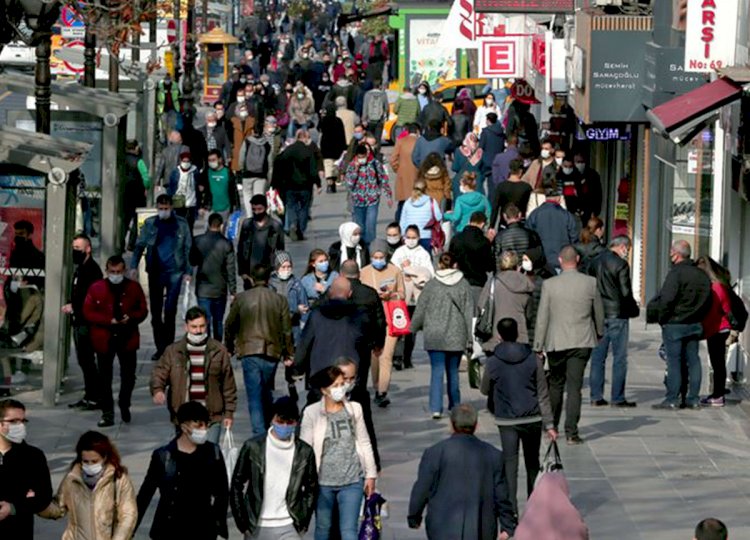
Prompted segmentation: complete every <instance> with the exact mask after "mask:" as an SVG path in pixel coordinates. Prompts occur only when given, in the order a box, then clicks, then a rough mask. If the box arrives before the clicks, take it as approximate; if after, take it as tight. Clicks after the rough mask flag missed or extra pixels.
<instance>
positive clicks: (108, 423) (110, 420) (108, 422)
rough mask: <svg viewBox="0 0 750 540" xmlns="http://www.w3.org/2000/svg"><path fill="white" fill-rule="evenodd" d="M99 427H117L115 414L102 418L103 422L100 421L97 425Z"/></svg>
mask: <svg viewBox="0 0 750 540" xmlns="http://www.w3.org/2000/svg"><path fill="white" fill-rule="evenodd" d="M96 425H97V426H99V427H101V428H105V427H112V426H114V425H115V418H114V415H113V414H105V415H103V416H102V418H101V420H99V421H98V422H97V423H96Z"/></svg>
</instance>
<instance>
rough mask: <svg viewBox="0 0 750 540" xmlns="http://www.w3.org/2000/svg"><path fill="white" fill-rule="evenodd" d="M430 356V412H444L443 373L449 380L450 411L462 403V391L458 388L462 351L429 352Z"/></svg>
mask: <svg viewBox="0 0 750 540" xmlns="http://www.w3.org/2000/svg"><path fill="white" fill-rule="evenodd" d="M427 354H428V355H430V365H431V366H432V370H431V374H430V412H432V413H442V412H443V372H445V375H446V377H447V378H448V409H452V408H453V407H455V406H456V405H458V404H459V403H461V391H460V390H459V387H458V364H459V363H460V362H461V352H460V351H427Z"/></svg>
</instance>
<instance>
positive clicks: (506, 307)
mask: <svg viewBox="0 0 750 540" xmlns="http://www.w3.org/2000/svg"><path fill="white" fill-rule="evenodd" d="M493 282H494V295H493V298H494V299H495V313H494V316H493V319H492V339H490V340H489V341H487V342H485V343H484V345H482V349H484V350H485V351H491V350H492V349H494V348H495V346H496V345H497V344H498V343H500V341H501V340H500V335H499V334H498V333H497V323H498V322H500V319H504V318H506V317H510V318H511V319H515V321H516V323H518V342H519V343H528V342H529V333H528V331H527V328H526V304H528V302H529V298H530V297H531V293H533V292H534V283H533V282H532V281H531V280H530V279H529V278H527V277H526V276H525V275H523V274H521V273H520V272H516V271H515V270H503V271H502V272H500V273H499V274H497V275H496V276H495V278H494V279H492V280H489V281H488V282H487V283H486V284H485V286H484V289H483V290H482V294H481V295H480V296H479V305H480V306H484V304H485V302H486V301H487V297H488V296H489V294H490V289H491V288H492V283H493Z"/></svg>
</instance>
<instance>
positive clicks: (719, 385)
mask: <svg viewBox="0 0 750 540" xmlns="http://www.w3.org/2000/svg"><path fill="white" fill-rule="evenodd" d="M728 337H729V333H728V332H719V333H718V334H715V335H713V336H711V337H710V338H708V339H707V340H706V344H707V345H708V358H709V360H710V361H711V369H712V370H713V390H712V392H711V397H715V398H719V397H724V391H725V390H726V387H727V364H726V362H727V338H728Z"/></svg>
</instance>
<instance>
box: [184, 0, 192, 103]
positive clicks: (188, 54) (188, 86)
mask: <svg viewBox="0 0 750 540" xmlns="http://www.w3.org/2000/svg"><path fill="white" fill-rule="evenodd" d="M194 94H195V0H188V6H187V36H186V39H185V79H184V80H183V81H182V97H183V100H184V102H185V111H189V112H190V113H192V112H193V105H194V102H195V96H194Z"/></svg>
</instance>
